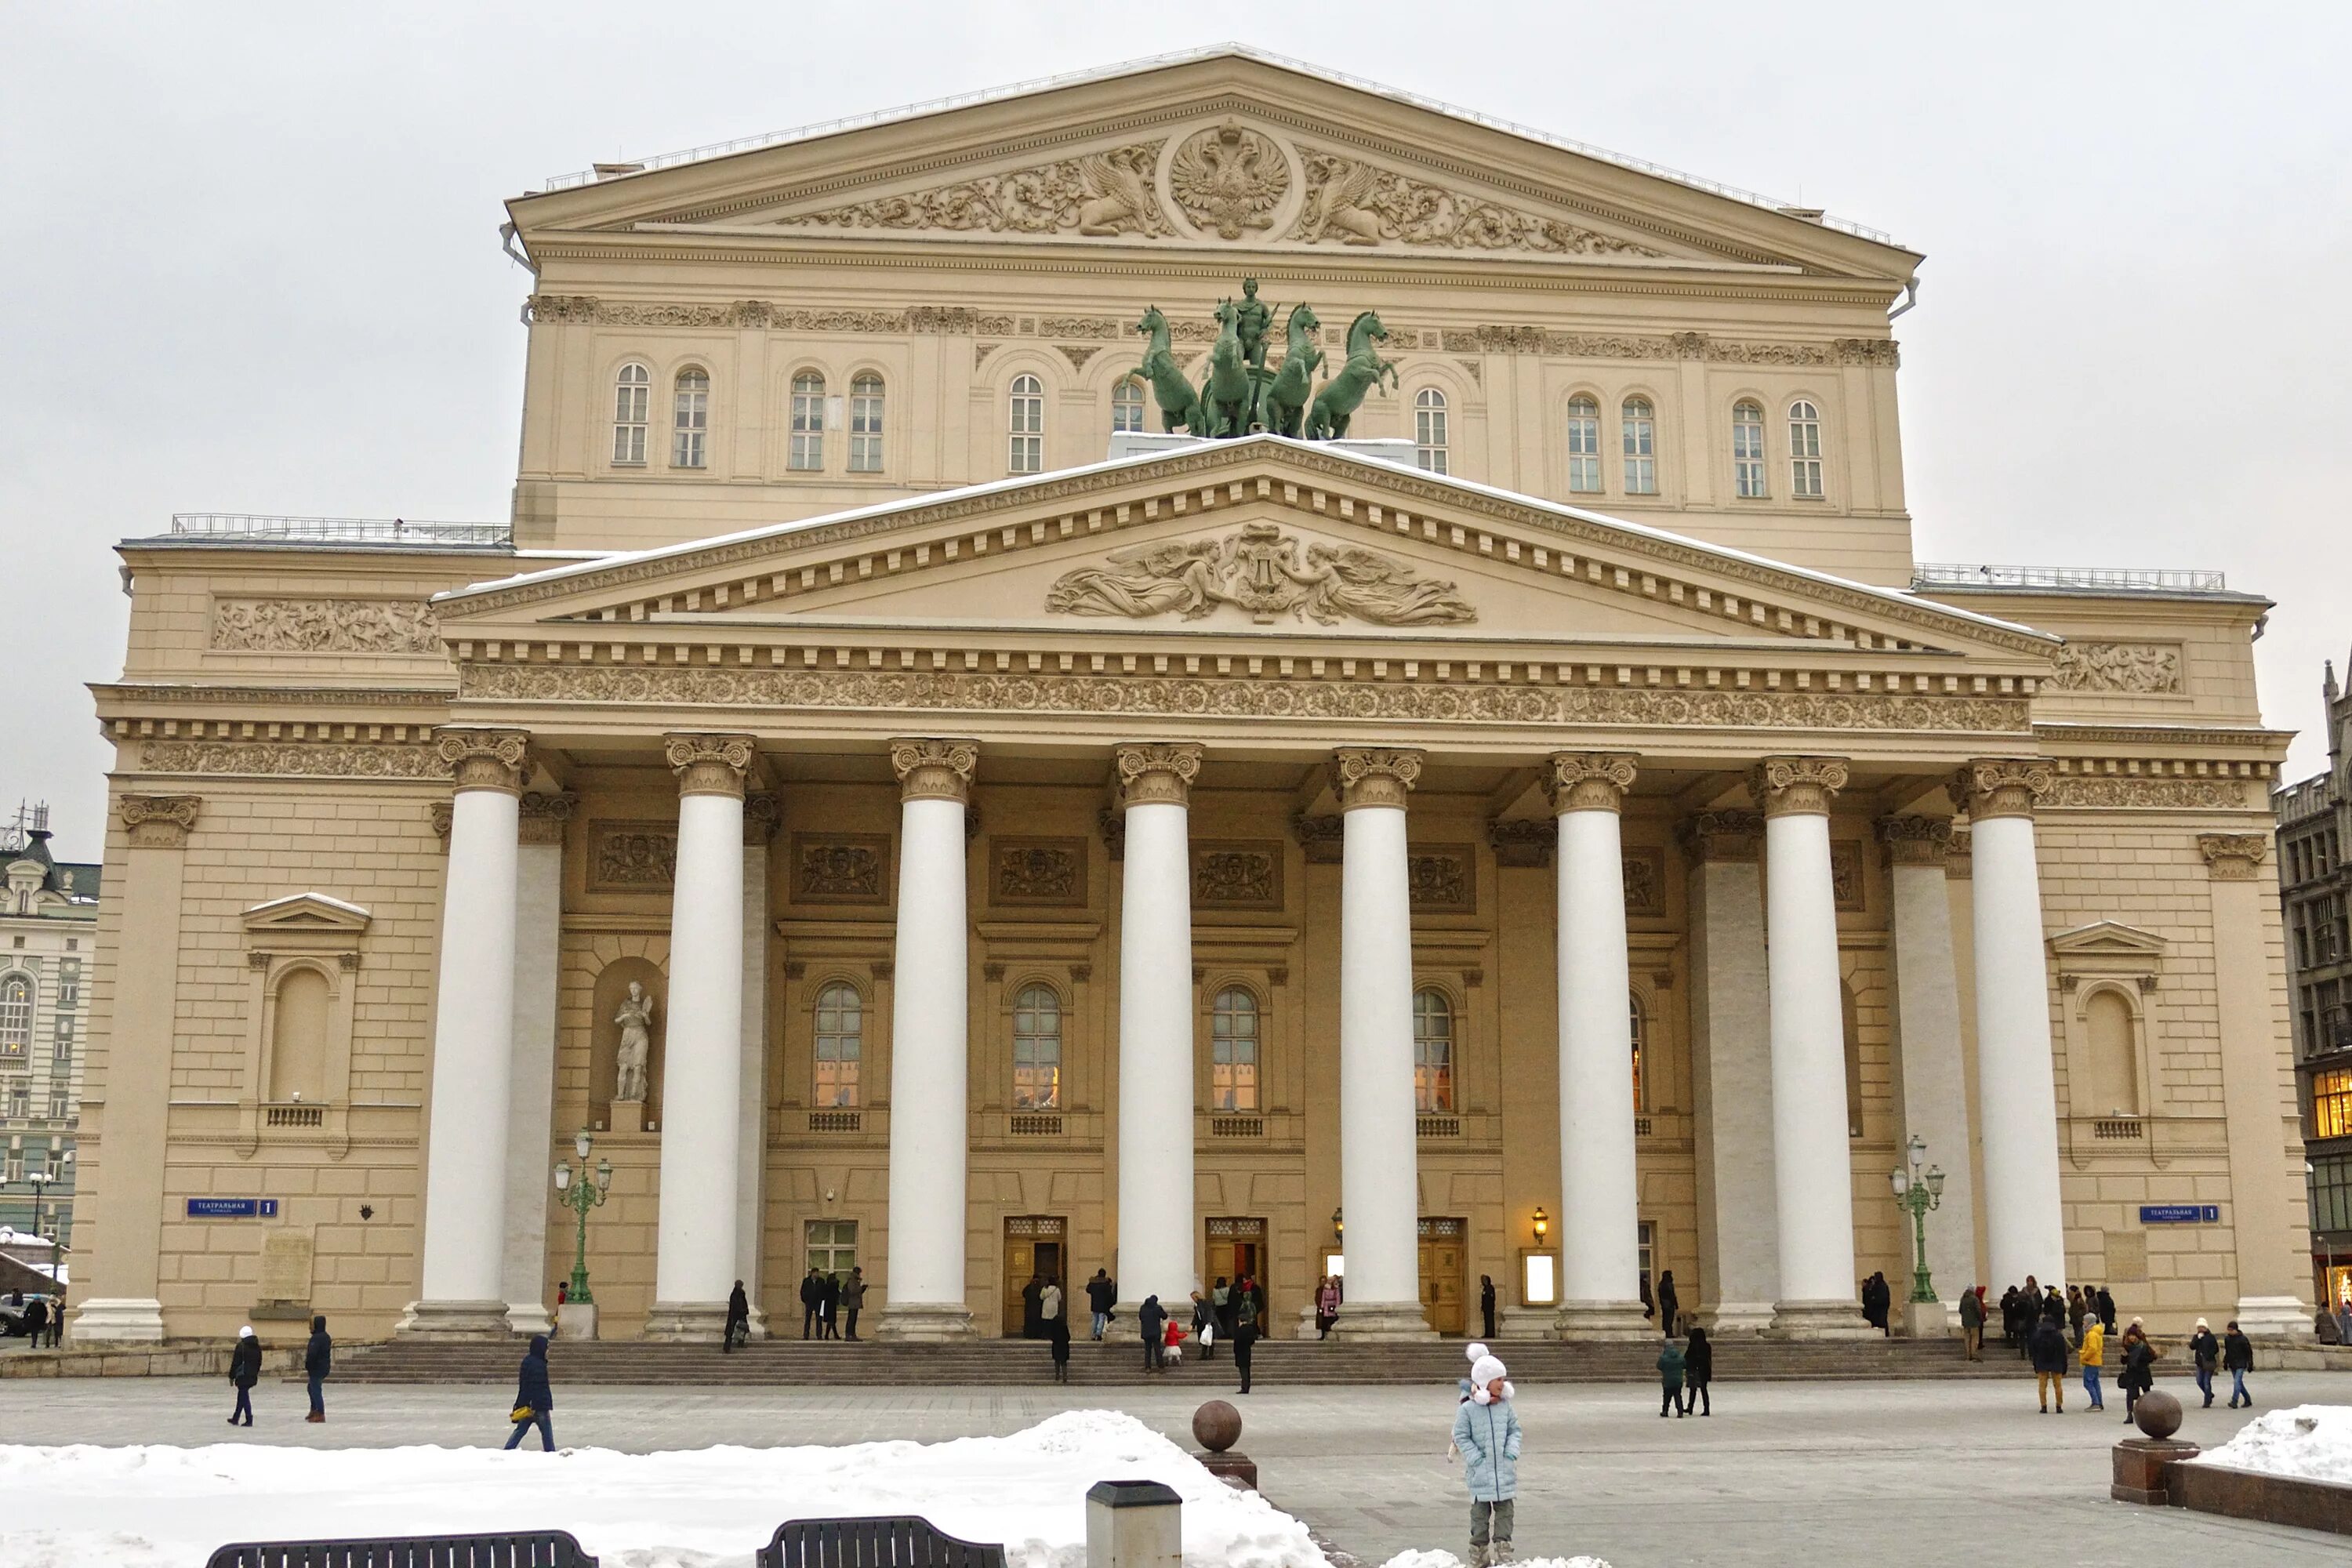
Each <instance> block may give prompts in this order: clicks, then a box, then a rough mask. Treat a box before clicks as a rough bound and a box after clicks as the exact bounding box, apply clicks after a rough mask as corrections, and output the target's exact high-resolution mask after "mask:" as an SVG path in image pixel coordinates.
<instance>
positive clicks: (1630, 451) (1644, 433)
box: [1619, 397, 1658, 496]
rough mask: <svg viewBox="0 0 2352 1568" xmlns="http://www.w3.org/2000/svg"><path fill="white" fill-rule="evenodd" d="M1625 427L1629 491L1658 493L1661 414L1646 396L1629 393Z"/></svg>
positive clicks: (1634, 494)
mask: <svg viewBox="0 0 2352 1568" xmlns="http://www.w3.org/2000/svg"><path fill="white" fill-rule="evenodd" d="M1619 412H1620V414H1621V415H1622V423H1623V425H1624V430H1625V493H1626V494H1627V495H1629V496H1654V495H1656V494H1657V493H1658V416H1657V411H1656V410H1654V409H1653V408H1652V407H1651V406H1650V400H1649V399H1648V398H1646V397H1629V398H1627V399H1626V400H1625V406H1624V407H1623V408H1622V409H1621V410H1620V411H1619Z"/></svg>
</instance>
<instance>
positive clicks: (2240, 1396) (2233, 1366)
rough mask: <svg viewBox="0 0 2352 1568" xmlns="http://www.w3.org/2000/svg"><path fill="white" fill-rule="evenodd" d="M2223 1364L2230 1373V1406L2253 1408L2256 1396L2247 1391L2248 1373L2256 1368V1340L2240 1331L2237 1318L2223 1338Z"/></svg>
mask: <svg viewBox="0 0 2352 1568" xmlns="http://www.w3.org/2000/svg"><path fill="white" fill-rule="evenodd" d="M2221 1366H2222V1369H2223V1370H2224V1371H2226V1372H2227V1373H2229V1374H2230V1408H2231V1409H2232V1410H2235V1409H2236V1408H2238V1406H2240V1405H2244V1406H2246V1407H2247V1408H2248V1409H2250V1410H2251V1409H2252V1408H2253V1404H2254V1396H2253V1395H2252V1394H2248V1393H2247V1392H2246V1373H2250V1372H2252V1371H2253V1370H2254V1342H2253V1341H2252V1340H2250V1339H2248V1338H2246V1336H2245V1335H2244V1334H2242V1333H2241V1332H2239V1331H2238V1321H2237V1320H2236V1319H2235V1318H2232V1319H2231V1320H2230V1331H2229V1332H2228V1333H2227V1334H2226V1335H2224V1336H2223V1337H2222V1340H2221Z"/></svg>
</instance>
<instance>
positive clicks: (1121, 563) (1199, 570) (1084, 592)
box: [1045, 522, 1478, 626]
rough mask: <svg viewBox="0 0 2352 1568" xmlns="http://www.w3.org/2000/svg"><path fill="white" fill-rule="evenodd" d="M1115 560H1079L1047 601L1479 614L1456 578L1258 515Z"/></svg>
mask: <svg viewBox="0 0 2352 1568" xmlns="http://www.w3.org/2000/svg"><path fill="white" fill-rule="evenodd" d="M1108 561H1109V564H1108V565H1107V566H1081V567H1079V568H1077V569H1076V571H1072V572H1066V573H1064V574H1062V575H1061V576H1060V577H1058V578H1056V579H1055V582H1054V585H1053V586H1052V587H1051V588H1050V589H1048V590H1047V591H1046V595H1045V607H1046V608H1047V609H1048V610H1053V611H1058V612H1060V613H1062V614H1065V615H1074V616H1125V617H1127V618H1129V619H1130V620H1144V619H1148V618H1150V617H1151V616H1160V615H1166V614H1168V613H1169V612H1170V611H1175V612H1177V613H1179V614H1181V616H1183V618H1184V619H1186V620H1188V621H1196V620H1199V619H1200V618H1201V617H1202V616H1207V615H1210V614H1212V613H1213V612H1214V611H1215V609H1216V608H1217V606H1218V605H1234V606H1235V607H1236V608H1239V609H1242V610H1245V611H1247V612H1248V613H1249V615H1250V616H1251V617H1252V618H1253V619H1255V621H1257V622H1258V623H1260V624H1261V625H1264V624H1267V623H1270V622H1272V621H1273V620H1274V619H1275V618H1276V616H1283V615H1287V616H1290V617H1291V618H1292V619H1293V620H1297V619H1298V618H1299V617H1300V616H1310V617H1312V618H1313V619H1314V620H1316V621H1318V622H1319V623H1320V624H1322V625H1324V626H1337V625H1338V624H1339V622H1340V621H1341V620H1343V619H1346V618H1349V617H1350V616H1352V617H1354V618H1355V619H1357V620H1362V621H1370V622H1371V623H1372V624H1373V625H1374V626H1456V625H1460V624H1463V623H1465V622H1469V621H1475V620H1476V619H1477V618H1478V612H1477V611H1476V610H1475V609H1474V608H1472V606H1471V605H1470V602H1469V601H1468V600H1466V599H1465V598H1463V597H1462V595H1459V594H1457V593H1455V592H1454V584H1452V583H1444V582H1438V581H1435V580H1433V579H1431V578H1425V577H1423V576H1422V575H1421V574H1419V573H1417V572H1415V571H1414V570H1413V569H1412V567H1410V566H1408V565H1406V564H1405V563H1403V562H1402V561H1399V560H1398V559H1397V558H1396V557H1394V556H1392V555H1383V554H1381V552H1378V551H1376V550H1364V549H1360V548H1359V547H1357V546H1355V545H1345V544H1325V543H1322V542H1316V543H1313V544H1309V543H1307V542H1306V541H1304V540H1302V539H1300V538H1299V537H1298V536H1297V535H1296V534H1292V533H1286V532H1285V531H1283V530H1282V529H1280V528H1278V527H1276V525H1274V524H1273V523H1270V522H1253V523H1250V524H1248V525H1246V526H1244V527H1243V528H1241V529H1239V530H1237V531H1234V532H1232V533H1228V534H1226V535H1224V536H1223V538H1221V539H1187V540H1167V541H1163V542H1160V543H1157V544H1139V545H1136V546H1134V547H1133V548H1131V549H1127V550H1114V551H1112V552H1110V554H1109V556H1108Z"/></svg>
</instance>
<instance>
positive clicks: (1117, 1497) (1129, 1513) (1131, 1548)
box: [1087, 1481, 1184, 1568]
mask: <svg viewBox="0 0 2352 1568" xmlns="http://www.w3.org/2000/svg"><path fill="white" fill-rule="evenodd" d="M1183 1562H1184V1500H1183V1499H1182V1498H1181V1497H1179V1496H1178V1495H1177V1494H1176V1491H1175V1489H1174V1488H1172V1487H1168V1486H1164V1485H1162V1484H1161V1483H1160V1482H1158V1481H1097V1482H1096V1483H1095V1484H1094V1485H1093V1486H1091V1487H1089V1488H1087V1568H1183Z"/></svg>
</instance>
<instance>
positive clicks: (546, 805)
mask: <svg viewBox="0 0 2352 1568" xmlns="http://www.w3.org/2000/svg"><path fill="white" fill-rule="evenodd" d="M435 804H436V805H446V802H436V803H435ZM579 804H580V797H579V796H578V795H571V794H567V793H564V792H562V791H556V792H552V793H551V792H548V791H544V790H533V791H531V792H530V793H529V794H528V795H524V796H523V797H522V800H521V801H520V810H519V813H518V820H517V822H516V824H515V837H516V839H517V841H518V842H520V843H523V844H559V845H560V844H562V842H563V830H564V828H565V826H567V825H569V824H570V822H571V821H572V810H573V808H574V807H576V806H577V805H579ZM435 821H436V825H438V824H439V821H440V819H439V818H438V817H436V818H435ZM440 832H441V837H443V839H445V840H446V838H447V837H448V836H449V829H448V828H447V827H446V826H441V828H440Z"/></svg>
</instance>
